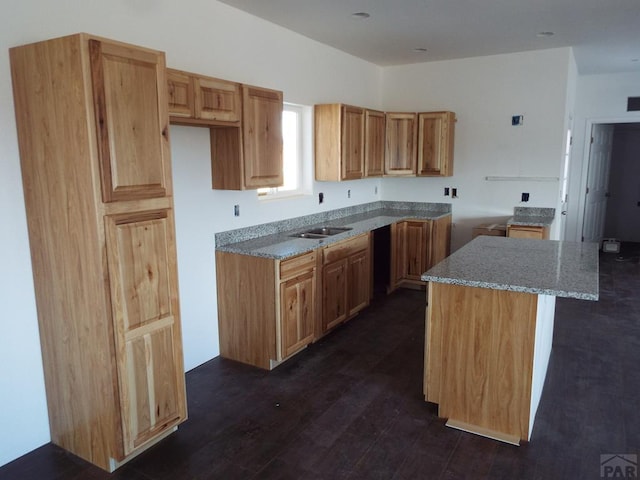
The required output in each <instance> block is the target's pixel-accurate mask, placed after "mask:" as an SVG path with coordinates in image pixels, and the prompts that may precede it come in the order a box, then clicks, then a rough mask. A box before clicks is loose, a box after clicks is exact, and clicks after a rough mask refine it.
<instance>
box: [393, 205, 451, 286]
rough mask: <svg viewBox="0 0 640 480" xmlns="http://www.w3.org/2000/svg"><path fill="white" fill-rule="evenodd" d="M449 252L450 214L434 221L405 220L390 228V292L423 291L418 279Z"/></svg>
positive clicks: (421, 283)
mask: <svg viewBox="0 0 640 480" xmlns="http://www.w3.org/2000/svg"><path fill="white" fill-rule="evenodd" d="M450 253H451V215H445V216H443V217H441V218H438V219H435V220H422V219H415V220H404V221H401V222H397V223H394V224H393V225H391V279H390V282H389V283H390V284H389V291H393V290H395V289H396V288H398V287H400V286H405V287H406V286H409V287H411V286H413V287H415V288H418V287H419V288H422V287H423V286H424V285H425V282H423V281H422V280H421V279H420V277H421V276H422V274H423V273H424V272H426V271H427V270H429V269H430V268H431V267H433V266H434V265H435V264H437V263H439V262H441V261H442V260H444V259H445V258H446V257H448V256H449V254H450Z"/></svg>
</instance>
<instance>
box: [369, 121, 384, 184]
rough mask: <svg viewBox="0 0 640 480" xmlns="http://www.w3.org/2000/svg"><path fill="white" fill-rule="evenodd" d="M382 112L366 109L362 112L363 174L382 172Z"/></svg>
mask: <svg viewBox="0 0 640 480" xmlns="http://www.w3.org/2000/svg"><path fill="white" fill-rule="evenodd" d="M384 126H385V115H384V112H378V111H376V110H366V111H365V113H364V176H365V177H381V176H382V175H383V174H384V136H385V129H384Z"/></svg>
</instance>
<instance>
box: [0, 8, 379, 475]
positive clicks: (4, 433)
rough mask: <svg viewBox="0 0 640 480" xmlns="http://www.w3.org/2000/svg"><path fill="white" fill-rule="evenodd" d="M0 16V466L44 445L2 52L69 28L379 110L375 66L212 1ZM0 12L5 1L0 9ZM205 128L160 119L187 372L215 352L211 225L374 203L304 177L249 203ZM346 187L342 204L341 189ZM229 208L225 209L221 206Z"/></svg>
mask: <svg viewBox="0 0 640 480" xmlns="http://www.w3.org/2000/svg"><path fill="white" fill-rule="evenodd" d="M11 3H12V5H11V11H10V14H8V10H7V11H6V12H5V13H7V15H4V16H3V17H2V20H0V27H1V28H0V46H1V48H0V162H1V163H0V168H1V174H0V192H1V193H0V199H1V201H0V210H1V212H2V219H3V225H4V226H3V232H4V235H3V236H2V238H1V239H0V264H1V265H2V275H1V276H0V278H1V280H0V286H1V288H0V303H1V304H2V305H3V310H4V312H5V314H4V315H2V318H1V319H0V322H1V323H2V326H1V330H2V332H3V334H2V336H1V337H0V338H1V340H0V342H1V345H0V368H1V371H0V372H1V375H0V425H2V429H1V430H0V465H2V464H4V463H6V462H8V461H10V460H12V459H14V458H16V457H18V456H20V455H22V454H23V453H26V452H27V451H29V450H32V449H33V448H36V447H38V446H40V445H41V444H43V443H46V442H48V441H49V438H50V437H49V428H48V419H47V412H46V400H45V394H44V385H43V374H42V362H41V357H40V345H39V338H38V332H37V319H36V310H35V301H34V294H33V284H32V278H31V265H30V259H29V250H28V237H27V230H26V218H25V213H24V202H23V196H22V187H21V177H20V164H19V156H18V146H17V139H16V132H15V120H14V115H13V100H12V93H11V78H10V71H9V58H8V48H10V47H12V46H16V45H20V44H24V43H29V42H33V41H39V40H44V39H47V38H53V37H57V36H61V35H67V34H71V33H75V32H79V31H86V32H90V33H93V34H97V35H101V36H105V37H108V38H114V39H117V40H120V41H126V42H130V43H134V44H138V45H143V46H148V47H152V48H156V49H159V50H164V51H165V52H166V53H167V63H168V65H169V66H171V67H175V68H180V69H184V70H191V71H195V72H199V73H202V74H208V75H213V76H218V77H221V78H225V79H229V80H235V81H240V82H244V83H250V84H255V85H260V86H265V87H271V88H276V89H280V90H282V91H284V97H285V101H289V102H294V103H302V104H309V105H311V104H314V103H322V102H336V101H348V102H350V103H355V104H363V105H370V106H372V107H379V104H380V82H381V79H380V69H379V68H378V67H376V66H374V65H372V64H369V63H367V62H363V61H361V60H358V59H355V58H354V57H351V56H349V55H346V54H343V53H341V52H338V51H336V50H334V49H332V48H329V47H326V46H323V45H320V44H318V43H316V42H313V41H311V40H309V39H307V38H304V37H301V36H299V35H296V34H293V33H292V32H289V31H287V30H284V29H282V28H280V27H276V26H275V25H272V24H269V23H267V22H264V21H261V20H259V19H257V18H255V17H252V16H249V15H247V14H244V13H241V12H239V11H237V10H234V9H232V8H230V7H228V6H226V5H223V4H220V3H218V2H216V1H215V0H190V1H188V2H170V1H168V0H154V1H152V0H114V1H110V2H98V1H87V2H78V1H74V0H59V1H56V2H50V1H47V0H23V1H21V2H11ZM5 10H6V9H5ZM206 132H207V130H205V129H197V128H186V127H172V128H171V137H172V153H173V172H174V178H175V205H176V224H177V241H178V257H179V258H178V263H179V267H178V268H179V281H180V296H181V307H182V318H183V335H184V351H185V363H186V367H187V369H189V368H193V367H194V366H196V365H198V364H200V363H202V362H204V361H206V360H209V359H210V358H212V357H214V356H216V355H217V354H218V339H217V333H216V330H217V318H216V302H215V277H214V271H215V270H214V268H215V266H214V263H213V250H214V233H215V232H217V231H223V230H229V229H232V228H238V227H242V226H246V225H249V224H254V223H262V222H267V221H273V220H278V219H282V218H287V217H292V216H298V215H303V214H307V213H314V212H317V211H320V210H326V209H332V208H338V207H342V206H346V205H352V204H359V203H365V202H370V201H375V200H378V199H379V197H378V196H377V195H374V193H373V192H374V187H375V186H376V185H379V183H380V182H379V181H377V180H371V181H370V180H367V181H359V182H348V183H345V184H336V183H332V184H314V192H318V191H323V192H324V193H325V198H326V201H325V203H324V204H323V205H321V206H319V205H318V204H317V200H316V197H317V195H314V196H313V197H307V198H303V199H297V200H295V201H294V200H289V201H273V202H259V201H258V200H257V198H256V194H255V192H222V191H213V190H211V188H210V178H211V177H210V176H211V171H210V166H209V146H208V137H207V134H206ZM348 188H349V189H351V194H352V195H351V199H349V200H347V196H346V190H347V189H348ZM234 204H240V206H241V215H240V217H238V218H236V217H233V213H232V212H233V205H234Z"/></svg>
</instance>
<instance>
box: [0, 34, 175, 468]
mask: <svg viewBox="0 0 640 480" xmlns="http://www.w3.org/2000/svg"><path fill="white" fill-rule="evenodd" d="M10 57H11V69H12V79H13V90H14V100H15V109H16V123H17V127H18V140H19V146H20V159H21V167H22V176H23V184H24V194H25V205H26V209H27V220H28V227H29V238H30V247H31V254H32V264H33V273H34V285H35V292H36V303H37V309H38V324H39V329H40V339H41V346H42V358H43V366H44V373H45V384H46V391H47V403H48V410H49V422H50V429H51V439H52V442H53V443H55V444H57V445H59V446H61V447H62V448H64V449H67V450H69V451H71V452H73V453H74V454H76V455H78V456H80V457H82V458H84V459H85V460H87V461H89V462H91V463H93V464H95V465H97V466H99V467H101V468H103V469H105V470H109V471H113V470H114V469H115V468H117V467H118V466H119V465H121V464H122V463H124V462H126V461H127V460H128V459H129V458H131V457H132V456H134V455H136V454H138V453H139V452H140V451H142V450H144V449H145V448H147V447H148V446H150V445H152V444H153V443H155V442H156V441H158V440H159V439H161V438H163V437H164V436H166V435H168V434H169V433H171V432H172V431H173V430H175V428H176V426H177V425H178V424H179V423H181V422H182V421H184V420H185V419H186V416H187V412H186V396H185V384H184V366H183V359H182V343H181V333H180V318H179V317H180V315H179V306H178V285H177V263H176V247H175V226H174V218H173V199H172V196H171V195H172V188H171V168H170V153H169V152H170V150H169V138H168V123H169V117H168V113H167V105H168V102H167V84H166V76H165V62H164V54H163V53H161V52H157V51H154V50H149V49H145V48H140V47H134V46H131V45H126V44H122V43H119V42H114V41H110V40H106V39H101V38H97V37H93V36H90V35H86V34H78V35H72V36H68V37H63V38H59V39H54V40H49V41H45V42H39V43H35V44H31V45H25V46H21V47H16V48H13V49H11V51H10Z"/></svg>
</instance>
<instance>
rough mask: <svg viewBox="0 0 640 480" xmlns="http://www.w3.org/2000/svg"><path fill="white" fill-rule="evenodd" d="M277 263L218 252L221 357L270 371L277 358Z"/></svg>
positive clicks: (217, 278)
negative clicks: (273, 361)
mask: <svg viewBox="0 0 640 480" xmlns="http://www.w3.org/2000/svg"><path fill="white" fill-rule="evenodd" d="M275 279H276V261H275V260H273V259H269V258H261V257H252V256H249V255H240V254H236V253H227V252H220V251H218V252H216V283H217V290H218V328H219V331H220V355H221V356H222V357H224V358H230V359H232V360H236V361H238V362H242V363H247V364H249V365H254V366H256V367H259V368H263V369H266V370H269V369H270V368H271V366H270V360H271V359H275V358H276V300H275V299H276V285H275Z"/></svg>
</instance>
